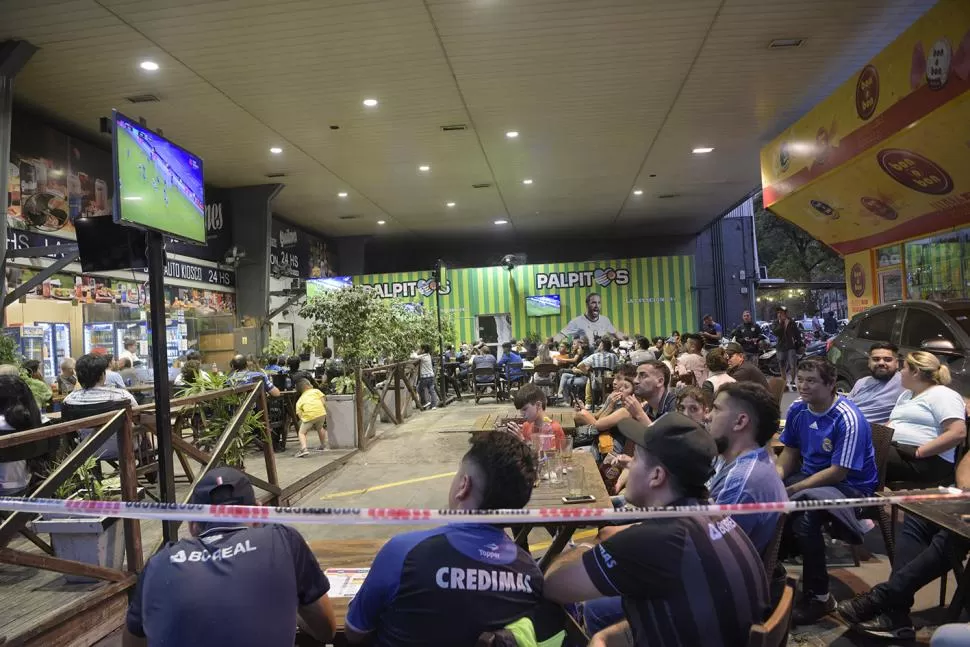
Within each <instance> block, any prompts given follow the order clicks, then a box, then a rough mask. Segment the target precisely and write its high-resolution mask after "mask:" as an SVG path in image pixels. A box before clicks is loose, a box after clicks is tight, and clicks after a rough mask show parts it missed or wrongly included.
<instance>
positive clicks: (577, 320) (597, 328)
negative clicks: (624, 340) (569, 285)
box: [559, 292, 619, 345]
mask: <svg viewBox="0 0 970 647" xmlns="http://www.w3.org/2000/svg"><path fill="white" fill-rule="evenodd" d="M602 305H603V298H602V297H601V296H600V295H599V294H597V293H596V292H590V293H589V294H587V295H586V312H584V313H583V314H581V315H579V316H578V317H574V318H573V319H571V320H570V322H569V323H567V324H566V327H565V328H563V329H562V332H561V333H559V338H560V339H562V338H563V337H572V338H573V339H575V338H576V337H585V338H586V339H587V340H588V341H589V343H590V345H592V344H593V342H595V341H596V340H597V339H598V338H600V337H602V336H603V335H617V336H619V333H617V332H616V328H614V327H613V323H612V322H611V321H610V320H609V318H608V317H607V316H606V315H603V314H600V308H601V306H602Z"/></svg>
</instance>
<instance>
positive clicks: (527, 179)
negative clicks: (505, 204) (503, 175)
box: [522, 178, 532, 184]
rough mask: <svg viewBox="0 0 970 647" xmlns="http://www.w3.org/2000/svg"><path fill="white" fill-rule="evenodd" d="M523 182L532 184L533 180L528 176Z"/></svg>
mask: <svg viewBox="0 0 970 647" xmlns="http://www.w3.org/2000/svg"><path fill="white" fill-rule="evenodd" d="M522 184H532V180H531V179H529V178H526V179H524V180H522Z"/></svg>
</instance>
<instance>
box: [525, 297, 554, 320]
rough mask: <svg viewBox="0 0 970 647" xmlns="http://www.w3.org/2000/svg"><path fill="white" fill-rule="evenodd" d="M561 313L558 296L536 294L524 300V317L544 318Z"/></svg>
mask: <svg viewBox="0 0 970 647" xmlns="http://www.w3.org/2000/svg"><path fill="white" fill-rule="evenodd" d="M561 311H562V302H561V301H560V300H559V295H558V294H536V295H533V296H530V297H526V298H525V316H527V317H546V316H548V315H557V314H559V313H560V312H561Z"/></svg>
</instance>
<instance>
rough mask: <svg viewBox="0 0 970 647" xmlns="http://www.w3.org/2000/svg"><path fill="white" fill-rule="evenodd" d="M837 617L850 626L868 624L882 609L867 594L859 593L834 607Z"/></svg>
mask: <svg viewBox="0 0 970 647" xmlns="http://www.w3.org/2000/svg"><path fill="white" fill-rule="evenodd" d="M836 609H837V610H838V612H839V615H840V616H842V619H843V620H845V621H846V622H847V623H849V624H850V625H857V624H860V623H862V622H868V621H870V620H872V619H873V618H875V617H876V616H878V615H879V614H880V613H882V607H881V606H880V605H879V604H877V603H876V601H875V600H873V599H872V595H870V594H869V593H860V594H859V595H857V596H855V597H854V598H852V599H851V600H843V601H842V602H839V604H838V605H837V606H836Z"/></svg>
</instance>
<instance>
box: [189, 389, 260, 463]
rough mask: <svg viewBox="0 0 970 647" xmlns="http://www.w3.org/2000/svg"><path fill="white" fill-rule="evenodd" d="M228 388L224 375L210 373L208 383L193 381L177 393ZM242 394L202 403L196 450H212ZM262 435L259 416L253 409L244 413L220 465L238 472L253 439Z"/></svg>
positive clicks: (240, 401)
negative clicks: (235, 469)
mask: <svg viewBox="0 0 970 647" xmlns="http://www.w3.org/2000/svg"><path fill="white" fill-rule="evenodd" d="M231 386H232V385H231V383H230V381H229V376H228V375H223V374H221V373H210V374H209V379H208V380H201V379H197V380H195V381H194V382H192V383H189V384H186V385H185V386H184V387H182V389H181V390H180V391H179V396H180V397H181V396H190V395H202V394H203V393H207V392H209V391H218V390H220V389H227V388H230V387H231ZM246 395H247V394H246V393H244V392H241V393H233V394H230V395H224V396H222V397H220V398H216V399H214V400H209V401H207V402H204V403H202V404H201V405H200V406H201V408H202V414H203V415H202V426H201V428H200V430H199V435H198V439H197V441H196V442H197V443H198V446H199V448H200V449H203V450H205V451H210V450H212V449H213V448H214V447H215V445H216V443H217V442H218V441H219V437H220V436H222V432H223V431H225V430H226V427H228V426H229V422H230V421H231V420H232V418H233V416H235V415H236V410H237V409H238V408H239V405H240V404H242V401H243V400H244V399H245V398H246ZM262 434H263V414H262V412H260V411H259V410H258V409H256V407H253V408H252V409H250V410H249V411H247V412H246V417H245V418H244V419H243V421H242V424H241V425H240V427H239V433H238V434H236V437H235V438H233V439H232V441H231V442H230V443H229V445H228V446H227V447H226V451H225V453H224V454H223V455H222V462H223V463H224V464H225V465H229V466H231V467H238V468H240V469H243V468H245V466H246V453H247V452H248V451H249V450H250V449H251V448H252V447H253V446H254V445H255V442H256V438H257V437H259V436H262Z"/></svg>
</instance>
